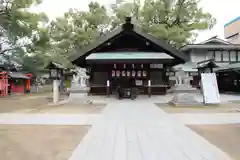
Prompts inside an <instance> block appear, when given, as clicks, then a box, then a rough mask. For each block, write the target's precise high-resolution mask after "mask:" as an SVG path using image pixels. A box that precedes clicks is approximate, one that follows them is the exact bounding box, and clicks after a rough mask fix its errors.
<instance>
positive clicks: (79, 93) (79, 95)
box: [68, 85, 90, 102]
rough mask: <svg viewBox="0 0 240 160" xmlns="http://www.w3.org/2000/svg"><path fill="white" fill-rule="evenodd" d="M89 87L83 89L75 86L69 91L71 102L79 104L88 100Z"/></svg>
mask: <svg viewBox="0 0 240 160" xmlns="http://www.w3.org/2000/svg"><path fill="white" fill-rule="evenodd" d="M89 90H90V89H89V87H82V86H77V85H76V86H73V87H71V88H69V89H68V92H69V98H68V101H69V102H79V101H82V100H86V97H87V96H88V92H89Z"/></svg>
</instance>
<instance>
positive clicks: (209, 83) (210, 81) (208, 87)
mask: <svg viewBox="0 0 240 160" xmlns="http://www.w3.org/2000/svg"><path fill="white" fill-rule="evenodd" d="M201 85H202V92H203V99H204V103H205V104H220V95H219V90H218V84H217V78H216V75H215V73H202V74H201Z"/></svg>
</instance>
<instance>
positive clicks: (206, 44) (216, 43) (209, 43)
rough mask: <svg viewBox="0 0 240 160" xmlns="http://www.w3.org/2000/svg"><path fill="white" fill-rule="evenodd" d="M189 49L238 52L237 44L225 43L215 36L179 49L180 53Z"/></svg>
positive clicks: (239, 46) (239, 47)
mask: <svg viewBox="0 0 240 160" xmlns="http://www.w3.org/2000/svg"><path fill="white" fill-rule="evenodd" d="M190 49H236V50H240V45H239V44H232V43H230V42H227V41H225V40H222V39H220V38H217V36H214V37H212V38H210V39H208V40H205V41H203V42H201V43H198V44H187V45H184V46H182V47H181V48H180V50H181V51H187V50H190Z"/></svg>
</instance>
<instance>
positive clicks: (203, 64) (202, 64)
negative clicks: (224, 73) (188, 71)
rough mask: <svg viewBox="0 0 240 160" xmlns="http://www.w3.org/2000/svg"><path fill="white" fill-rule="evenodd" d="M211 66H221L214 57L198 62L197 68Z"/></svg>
mask: <svg viewBox="0 0 240 160" xmlns="http://www.w3.org/2000/svg"><path fill="white" fill-rule="evenodd" d="M209 66H211V67H212V68H217V67H219V66H218V65H217V64H216V62H215V60H214V59H208V60H205V61H201V62H198V63H197V68H208V67H209Z"/></svg>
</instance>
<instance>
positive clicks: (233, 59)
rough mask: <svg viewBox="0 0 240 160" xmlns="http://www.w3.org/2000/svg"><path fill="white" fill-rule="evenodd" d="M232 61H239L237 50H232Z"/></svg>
mask: <svg viewBox="0 0 240 160" xmlns="http://www.w3.org/2000/svg"><path fill="white" fill-rule="evenodd" d="M230 61H232V62H234V61H237V55H236V51H230Z"/></svg>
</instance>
